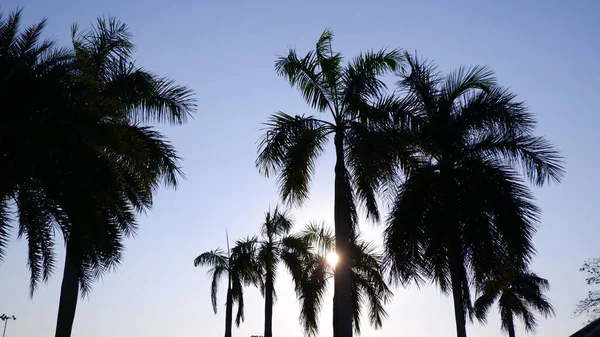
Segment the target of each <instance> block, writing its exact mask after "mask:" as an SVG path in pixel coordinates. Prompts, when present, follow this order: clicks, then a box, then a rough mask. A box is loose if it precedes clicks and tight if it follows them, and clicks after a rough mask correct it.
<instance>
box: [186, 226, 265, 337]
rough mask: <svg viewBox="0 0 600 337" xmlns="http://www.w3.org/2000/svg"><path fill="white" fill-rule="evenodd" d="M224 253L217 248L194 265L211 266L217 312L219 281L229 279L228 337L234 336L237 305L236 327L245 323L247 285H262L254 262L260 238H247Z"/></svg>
mask: <svg viewBox="0 0 600 337" xmlns="http://www.w3.org/2000/svg"><path fill="white" fill-rule="evenodd" d="M227 245H228V249H227V250H228V251H227V252H224V251H222V250H221V249H218V248H217V249H215V250H211V251H208V252H204V253H202V254H200V255H198V257H196V258H195V259H194V266H195V267H198V266H203V267H210V269H209V271H208V275H210V277H211V279H212V281H211V288H210V299H211V302H212V307H213V310H214V312H215V314H216V313H217V293H218V289H219V281H220V280H221V278H222V277H227V294H226V300H225V337H231V330H232V326H233V306H234V305H236V304H237V308H238V309H237V313H236V318H235V324H236V326H238V327H239V326H240V324H241V322H243V321H244V286H249V285H255V286H258V285H259V284H261V280H260V275H259V274H258V271H259V270H258V269H257V265H258V263H257V261H256V260H255V256H256V252H257V238H256V237H253V238H246V239H244V240H238V241H236V243H235V245H234V247H233V249H231V251H230V250H229V243H228V244H227Z"/></svg>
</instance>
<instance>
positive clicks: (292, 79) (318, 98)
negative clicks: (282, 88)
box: [275, 49, 335, 112]
mask: <svg viewBox="0 0 600 337" xmlns="http://www.w3.org/2000/svg"><path fill="white" fill-rule="evenodd" d="M319 68H320V65H319V62H318V59H317V56H316V55H315V53H314V52H312V51H310V52H308V53H307V54H306V55H305V56H304V57H302V58H299V57H298V55H297V54H296V50H295V49H290V50H289V52H288V55H287V56H281V57H278V58H277V60H276V61H275V71H276V72H277V74H278V75H279V76H282V77H284V78H285V79H286V80H287V81H288V82H289V83H290V85H291V86H292V87H297V88H298V90H300V92H301V93H302V97H303V98H304V100H305V101H306V103H308V105H310V106H311V107H313V108H314V109H317V110H318V111H320V112H324V111H326V110H328V109H329V110H331V111H333V107H332V105H331V104H332V103H331V101H332V100H333V99H335V97H334V93H333V92H331V88H329V87H328V86H327V83H326V80H325V79H324V78H323V77H324V75H323V72H322V70H321V69H319Z"/></svg>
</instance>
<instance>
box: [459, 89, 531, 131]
mask: <svg viewBox="0 0 600 337" xmlns="http://www.w3.org/2000/svg"><path fill="white" fill-rule="evenodd" d="M516 97H517V95H515V94H514V93H512V92H511V91H510V90H509V89H508V88H503V87H500V86H493V87H491V88H489V89H488V90H486V91H479V92H476V93H472V94H470V95H466V96H464V99H463V100H462V102H460V106H459V108H458V109H459V113H458V114H457V116H456V125H457V127H458V129H460V130H462V132H464V133H465V134H469V133H471V132H474V133H479V132H481V131H483V132H486V131H485V130H491V131H498V132H506V133H509V134H516V135H520V134H529V133H531V132H532V131H533V128H534V127H535V124H536V122H535V119H534V116H533V114H531V113H530V112H529V111H528V109H527V107H526V106H525V103H523V102H520V101H517V100H516Z"/></svg>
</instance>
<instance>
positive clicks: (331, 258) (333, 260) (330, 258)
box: [326, 252, 339, 267]
mask: <svg viewBox="0 0 600 337" xmlns="http://www.w3.org/2000/svg"><path fill="white" fill-rule="evenodd" d="M326 259H327V263H329V265H330V266H332V267H335V265H336V264H337V263H338V260H339V257H338V255H337V254H336V253H335V252H329V254H327V257H326Z"/></svg>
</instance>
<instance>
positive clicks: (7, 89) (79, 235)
mask: <svg viewBox="0 0 600 337" xmlns="http://www.w3.org/2000/svg"><path fill="white" fill-rule="evenodd" d="M20 20H21V10H17V11H16V12H14V13H12V14H10V15H9V16H8V17H7V18H6V19H0V73H2V76H3V79H4V81H3V82H2V88H1V91H2V94H3V98H4V101H5V102H6V103H7V104H8V105H9V106H11V107H12V109H11V110H8V111H6V112H3V114H2V116H1V120H0V137H2V139H1V141H0V143H1V145H0V151H1V152H2V156H1V158H2V159H1V162H0V166H1V167H2V168H1V169H0V170H2V173H3V176H4V177H5V178H6V179H5V180H4V181H5V183H3V184H2V186H1V187H0V193H1V197H2V203H1V205H0V206H1V207H2V209H0V221H2V222H1V223H0V248H2V247H4V246H5V244H6V239H7V233H8V231H7V230H6V229H7V228H8V227H9V226H10V222H9V221H10V217H9V216H8V214H9V213H8V208H9V207H10V206H11V203H12V204H14V206H15V209H16V210H17V215H18V223H19V231H18V233H19V236H24V237H25V238H26V239H27V242H28V245H29V256H28V266H29V269H30V271H31V287H30V288H31V294H33V292H34V291H35V289H36V288H37V285H38V282H39V281H40V280H42V281H46V280H47V279H48V278H49V276H50V274H51V273H52V271H53V268H54V265H55V260H54V248H53V247H54V240H55V238H54V230H55V229H59V230H60V232H61V234H62V235H63V237H64V238H65V241H66V246H67V254H66V255H67V257H66V263H65V272H64V276H63V284H62V288H61V299H60V305H59V315H58V322H57V330H56V336H57V337H67V336H70V333H71V327H72V324H73V319H74V315H75V309H76V303H77V297H78V292H79V290H78V288H80V289H81V292H82V295H85V294H87V293H88V292H89V290H90V289H91V288H90V287H91V284H92V283H93V281H95V280H97V279H98V278H99V277H101V276H102V275H103V274H104V273H106V272H107V271H109V270H112V269H114V268H115V267H116V266H117V265H118V264H119V262H120V260H121V258H122V250H123V239H124V238H126V237H129V236H131V235H132V234H134V233H135V231H136V228H137V224H136V219H135V217H136V213H139V212H142V211H144V210H146V209H149V207H150V206H151V205H152V193H153V192H154V191H155V190H156V188H157V187H158V186H159V185H160V183H161V182H163V183H165V184H166V185H170V186H175V185H176V182H177V177H178V175H180V173H181V172H180V169H179V165H178V157H177V155H176V152H175V150H174V148H173V146H172V145H170V144H169V143H168V142H167V141H166V140H165V139H164V137H163V136H162V135H161V134H160V133H158V132H156V131H154V130H153V129H152V128H150V127H147V126H143V125H141V124H140V122H144V121H152V120H153V121H158V122H161V121H165V120H168V121H170V122H173V123H181V122H183V121H185V117H186V116H187V115H188V114H189V113H191V112H192V111H193V110H194V108H195V104H194V100H193V98H192V96H191V91H190V90H189V89H187V88H185V87H181V86H177V85H175V84H174V83H173V81H171V80H169V79H166V78H161V77H158V76H156V75H154V74H151V73H149V72H146V71H144V70H142V69H141V68H139V67H136V66H135V65H134V64H133V63H132V61H131V52H132V50H133V44H132V43H131V35H130V34H129V33H128V31H127V27H126V26H125V25H124V24H122V23H120V22H119V21H117V20H116V19H114V18H108V19H99V20H98V22H97V24H96V25H95V26H93V27H92V29H90V30H88V31H82V32H81V31H79V30H78V29H77V27H76V26H74V27H73V48H72V49H61V48H58V47H55V45H54V43H53V42H51V41H42V40H41V34H42V32H43V28H44V25H45V21H41V22H40V23H38V24H35V25H32V26H30V27H28V28H26V29H24V30H23V31H20V28H19V26H20ZM1 253H2V251H0V255H1Z"/></svg>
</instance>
